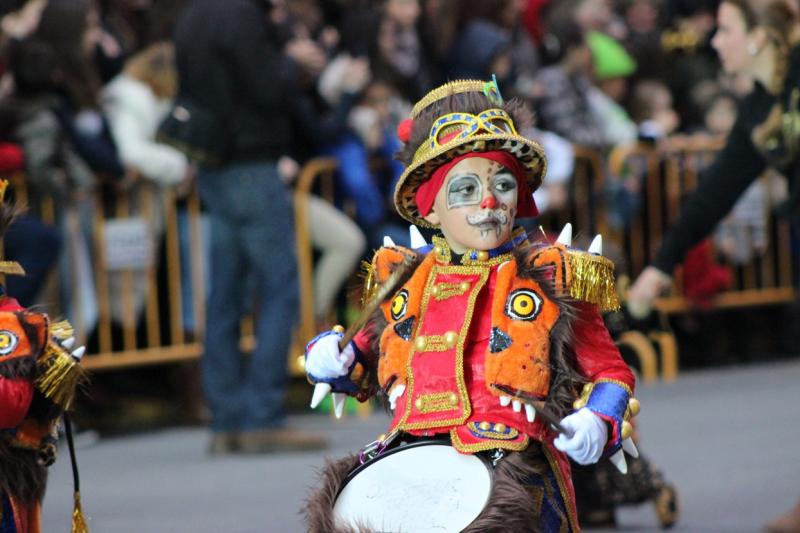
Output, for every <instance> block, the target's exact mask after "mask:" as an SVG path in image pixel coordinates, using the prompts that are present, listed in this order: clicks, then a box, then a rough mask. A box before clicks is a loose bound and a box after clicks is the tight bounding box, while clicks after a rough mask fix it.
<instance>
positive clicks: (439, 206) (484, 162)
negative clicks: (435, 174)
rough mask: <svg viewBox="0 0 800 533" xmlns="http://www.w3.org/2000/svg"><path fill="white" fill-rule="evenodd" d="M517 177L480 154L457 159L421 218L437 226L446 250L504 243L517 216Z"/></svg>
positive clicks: (495, 245) (458, 251) (455, 250)
mask: <svg viewBox="0 0 800 533" xmlns="http://www.w3.org/2000/svg"><path fill="white" fill-rule="evenodd" d="M517 194H518V187H517V180H516V178H514V175H513V174H512V173H511V171H510V170H508V169H507V168H506V167H504V166H503V165H501V164H500V163H497V162H495V161H492V160H490V159H485V158H483V157H472V158H468V159H464V160H462V161H459V162H458V163H457V164H456V165H455V166H454V167H453V168H451V169H450V172H448V173H447V175H446V176H445V179H444V183H443V184H442V187H441V188H440V189H439V192H437V193H436V199H435V200H434V203H433V209H432V210H431V212H430V213H429V214H428V215H427V216H426V217H425V220H427V221H428V222H430V223H431V224H433V225H434V226H438V227H439V228H440V229H441V231H442V233H443V234H444V237H445V239H446V240H447V244H448V245H449V246H450V249H451V250H453V251H454V252H455V253H457V254H463V253H464V252H466V251H467V250H468V249H470V248H472V249H475V250H491V249H492V248H497V247H498V246H500V245H501V244H503V243H505V242H506V241H507V240H508V239H509V238H510V237H511V232H512V230H513V228H514V218H515V217H516V215H517Z"/></svg>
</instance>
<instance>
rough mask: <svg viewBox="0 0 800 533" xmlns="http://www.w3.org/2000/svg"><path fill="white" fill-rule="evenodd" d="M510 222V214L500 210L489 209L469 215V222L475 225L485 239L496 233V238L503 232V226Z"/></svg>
mask: <svg viewBox="0 0 800 533" xmlns="http://www.w3.org/2000/svg"><path fill="white" fill-rule="evenodd" d="M507 223H508V215H506V214H505V213H503V212H502V211H499V210H494V209H489V210H486V211H480V212H478V213H473V214H471V215H467V224H469V225H470V226H475V227H476V228H478V230H479V231H480V232H481V238H482V239H485V238H487V237H488V236H489V235H490V234H492V233H494V236H495V238H496V239H499V238H500V235H501V234H502V233H503V227H504V226H505V225H506V224H507Z"/></svg>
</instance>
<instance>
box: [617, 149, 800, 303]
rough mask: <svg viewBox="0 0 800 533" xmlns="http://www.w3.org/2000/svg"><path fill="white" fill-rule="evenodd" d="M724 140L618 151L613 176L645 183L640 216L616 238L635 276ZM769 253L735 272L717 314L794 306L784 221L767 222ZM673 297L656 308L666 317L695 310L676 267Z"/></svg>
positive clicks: (715, 300)
mask: <svg viewBox="0 0 800 533" xmlns="http://www.w3.org/2000/svg"><path fill="white" fill-rule="evenodd" d="M722 144H723V139H718V138H697V137H687V138H682V137H681V138H674V139H669V141H668V143H667V144H665V145H664V146H659V147H656V146H653V145H649V144H642V143H636V144H631V145H624V146H619V147H617V148H615V149H614V150H613V151H612V152H611V154H610V156H609V172H610V174H611V175H615V176H620V175H622V174H623V173H625V172H638V173H640V174H641V175H642V177H643V180H644V189H643V190H644V194H643V205H642V209H641V210H640V212H639V214H638V215H637V216H636V217H635V219H634V220H633V221H632V223H631V224H630V226H629V227H627V228H625V229H624V230H623V231H622V233H621V234H620V235H618V238H620V244H622V245H623V246H624V249H625V252H626V255H627V257H628V258H629V260H630V267H631V272H632V273H633V274H637V273H639V272H640V271H641V270H642V269H643V268H644V267H645V266H647V264H648V263H649V262H650V260H651V258H652V257H653V256H654V254H655V252H656V250H657V249H658V246H659V244H660V243H661V237H662V235H663V234H664V232H665V230H666V229H667V228H668V227H669V225H670V224H671V223H672V222H673V221H674V220H675V219H676V218H677V216H678V214H679V213H680V206H681V204H682V202H683V201H684V200H685V198H686V197H687V195H688V194H689V193H690V192H691V191H692V190H693V189H694V188H695V187H696V186H697V178H698V174H699V172H700V171H701V170H702V169H703V168H704V167H705V166H706V165H708V164H709V163H710V161H711V160H712V159H713V157H714V155H715V154H716V152H717V151H719V150H720V149H721V148H722ZM767 224H768V232H767V235H768V237H769V238H768V247H767V249H766V251H765V252H764V254H763V255H761V256H757V257H755V258H754V259H753V260H752V261H750V263H748V264H747V265H744V266H741V267H736V268H735V269H734V270H735V274H736V275H735V276H733V277H734V282H733V285H732V286H731V288H730V289H728V290H726V291H724V292H722V293H720V294H719V295H717V296H715V297H714V298H713V300H712V302H711V305H712V306H713V307H715V308H732V307H749V306H755V305H766V304H779V303H784V302H791V301H792V300H794V298H795V291H796V290H797V289H796V288H795V287H794V283H793V279H792V275H793V274H792V259H791V250H790V229H789V225H788V223H787V222H786V221H784V220H780V219H777V218H776V217H774V216H772V215H770V216H769V217H768V222H767ZM674 274H675V275H674V283H673V285H672V288H671V290H670V291H669V293H668V294H667V295H666V296H664V297H662V298H660V299H659V300H658V301H657V302H656V307H657V308H658V309H659V310H661V311H663V312H665V313H682V312H686V311H689V310H691V309H692V304H691V303H690V302H689V301H688V300H687V299H686V298H685V297H684V296H683V290H682V287H683V272H682V268H681V267H678V268H677V269H676V271H675V273H674Z"/></svg>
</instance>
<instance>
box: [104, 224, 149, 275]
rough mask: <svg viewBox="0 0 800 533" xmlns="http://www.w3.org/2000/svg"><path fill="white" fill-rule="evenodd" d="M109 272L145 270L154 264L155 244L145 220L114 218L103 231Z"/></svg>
mask: <svg viewBox="0 0 800 533" xmlns="http://www.w3.org/2000/svg"><path fill="white" fill-rule="evenodd" d="M103 236H104V240H105V252H106V267H107V268H108V270H111V271H113V270H145V269H147V268H149V267H150V265H152V263H153V242H152V238H151V236H150V231H149V228H148V227H147V222H146V221H145V220H144V219H143V218H138V217H135V218H114V219H109V220H106V221H105V227H104V231H103Z"/></svg>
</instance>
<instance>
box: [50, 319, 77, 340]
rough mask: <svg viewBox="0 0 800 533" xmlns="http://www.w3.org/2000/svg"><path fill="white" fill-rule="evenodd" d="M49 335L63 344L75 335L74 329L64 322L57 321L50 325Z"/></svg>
mask: <svg viewBox="0 0 800 533" xmlns="http://www.w3.org/2000/svg"><path fill="white" fill-rule="evenodd" d="M50 334H51V335H53V336H54V337H55V338H56V339H58V340H59V341H61V342H63V341H65V340H67V339H69V338H70V337H72V336H74V335H75V329H74V328H73V327H72V324H70V323H69V322H68V321H66V320H59V321H58V322H53V323H52V324H50Z"/></svg>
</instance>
